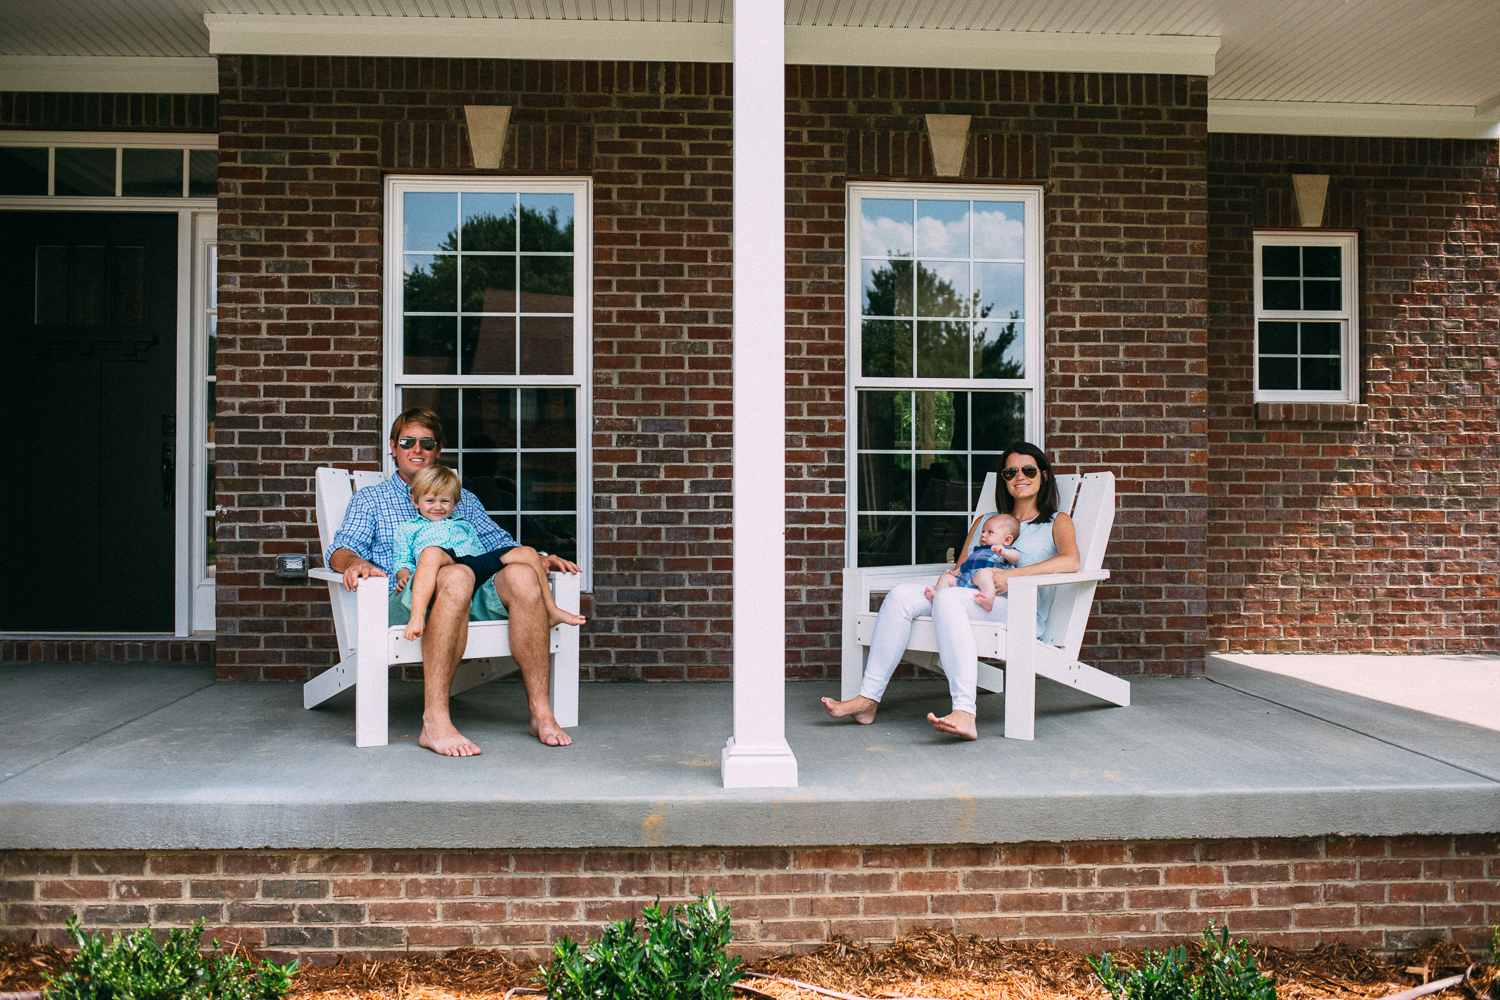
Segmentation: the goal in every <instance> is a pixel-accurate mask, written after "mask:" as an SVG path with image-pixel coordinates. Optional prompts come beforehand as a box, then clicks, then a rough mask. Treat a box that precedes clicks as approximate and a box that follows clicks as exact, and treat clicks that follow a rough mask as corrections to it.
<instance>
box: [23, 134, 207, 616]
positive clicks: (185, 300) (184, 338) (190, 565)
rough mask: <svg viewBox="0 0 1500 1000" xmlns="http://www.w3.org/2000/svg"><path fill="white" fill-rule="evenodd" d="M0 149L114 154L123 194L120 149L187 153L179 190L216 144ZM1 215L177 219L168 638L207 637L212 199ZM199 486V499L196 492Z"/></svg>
mask: <svg viewBox="0 0 1500 1000" xmlns="http://www.w3.org/2000/svg"><path fill="white" fill-rule="evenodd" d="M0 146H48V147H53V148H56V147H58V146H63V147H82V146H94V147H97V146H106V147H114V148H115V150H116V153H115V191H116V192H118V191H119V190H120V160H121V157H122V155H123V154H122V153H120V152H119V150H121V149H126V148H129V149H161V148H172V149H182V150H183V151H184V154H183V155H184V164H183V169H184V177H183V181H184V190H186V184H187V181H188V177H187V175H186V169H187V159H186V157H187V153H188V151H190V150H195V149H218V148H219V137H218V135H217V134H214V133H202V132H160V133H152V132H57V131H50V132H42V131H27V132H21V131H17V132H3V133H0ZM54 160H55V156H54V155H53V153H52V152H50V151H49V153H48V157H47V167H48V181H47V189H48V190H49V191H50V190H52V168H53V162H54ZM0 210H6V211H13V210H29V211H41V212H152V213H158V214H173V215H176V216H177V400H176V414H177V438H176V442H175V447H176V456H177V481H176V484H175V490H174V500H173V503H174V508H175V510H176V514H177V517H176V526H175V532H174V535H175V551H174V556H175V559H174V566H175V571H174V578H175V581H174V586H173V622H174V626H173V633H174V635H176V636H180V637H185V636H190V635H193V634H195V633H203V632H212V631H213V630H214V629H215V628H216V627H217V620H216V616H217V610H216V606H215V603H214V601H215V592H214V589H213V587H212V586H208V587H204V586H203V585H202V582H201V581H200V580H199V576H200V570H199V567H200V566H201V565H202V563H201V562H199V561H198V560H199V559H200V554H202V553H203V547H202V546H203V544H204V531H205V525H204V518H203V516H202V508H201V507H199V506H197V505H196V504H195V502H194V498H195V496H199V495H201V494H202V493H203V488H202V486H201V485H196V484H198V483H199V482H200V480H201V479H202V476H203V467H202V464H201V462H200V460H199V457H198V456H199V455H200V454H202V453H203V451H204V447H203V446H204V443H205V442H204V439H203V438H202V437H200V436H199V435H200V433H204V432H206V428H205V427H202V426H201V424H200V422H198V421H197V413H198V410H199V406H200V403H201V398H202V397H201V389H200V388H199V387H200V386H201V385H202V379H201V377H200V376H201V375H202V374H203V372H202V371H201V369H200V368H199V364H200V361H199V358H198V352H199V351H200V350H202V345H201V344H199V343H198V342H197V337H198V335H199V333H200V332H201V327H200V326H199V325H198V318H199V317H198V315H197V308H196V305H195V303H197V301H198V297H197V293H198V290H199V288H200V286H201V285H202V284H203V282H204V281H205V280H206V274H205V273H204V271H203V270H202V269H201V268H202V264H203V258H202V257H200V256H199V250H200V247H201V244H200V243H199V242H198V234H199V233H200V232H206V233H208V234H209V239H210V240H211V239H212V237H213V234H214V230H215V229H216V228H217V224H218V215H217V211H218V199H217V198H189V197H181V198H179V197H175V196H168V197H162V198H136V197H132V198H125V197H122V196H120V195H119V194H116V195H114V196H109V195H99V196H91V197H74V196H61V195H50V194H47V195H0ZM195 486H196V492H195Z"/></svg>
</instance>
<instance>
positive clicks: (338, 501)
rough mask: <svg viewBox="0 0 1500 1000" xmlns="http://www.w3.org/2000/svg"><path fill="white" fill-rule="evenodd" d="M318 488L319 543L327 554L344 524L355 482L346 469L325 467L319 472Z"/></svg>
mask: <svg viewBox="0 0 1500 1000" xmlns="http://www.w3.org/2000/svg"><path fill="white" fill-rule="evenodd" d="M317 488H318V501H317V502H318V542H319V543H320V544H321V546H322V551H323V552H327V551H328V546H330V545H332V544H333V535H334V533H335V532H336V531H338V530H339V525H341V524H343V523H344V512H345V511H346V510H348V509H349V500H350V498H351V497H353V496H354V482H353V480H352V479H351V478H350V476H349V473H348V472H347V471H345V470H344V469H332V468H327V467H324V468H320V469H318V470H317Z"/></svg>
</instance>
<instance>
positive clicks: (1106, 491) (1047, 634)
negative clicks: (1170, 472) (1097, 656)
mask: <svg viewBox="0 0 1500 1000" xmlns="http://www.w3.org/2000/svg"><path fill="white" fill-rule="evenodd" d="M1057 478H1058V481H1059V484H1061V481H1062V478H1063V477H1062V476H1058V477H1057ZM1114 523H1115V475H1114V473H1112V472H1090V473H1089V474H1087V475H1086V476H1084V477H1083V481H1082V482H1081V483H1079V484H1078V496H1077V499H1076V501H1075V503H1074V506H1073V528H1074V533H1075V536H1076V538H1077V541H1078V557H1079V562H1080V568H1081V569H1085V570H1097V569H1099V568H1100V567H1101V566H1103V564H1104V550H1105V548H1106V547H1108V545H1109V532H1110V529H1111V528H1113V527H1114ZM1094 588H1095V584H1094V583H1092V582H1091V583H1079V584H1066V585H1063V586H1060V587H1055V588H1053V590H1054V592H1055V593H1056V596H1055V597H1054V598H1053V599H1052V610H1051V611H1050V612H1048V614H1047V627H1046V629H1045V630H1044V631H1043V632H1042V636H1041V639H1042V641H1043V642H1045V643H1048V644H1050V645H1053V646H1059V647H1061V648H1063V649H1065V650H1067V651H1068V655H1069V656H1071V657H1073V658H1074V659H1076V658H1077V657H1078V651H1079V649H1080V648H1081V647H1082V646H1083V633H1084V630H1085V629H1086V628H1087V626H1088V621H1089V612H1090V611H1092V610H1093V604H1094Z"/></svg>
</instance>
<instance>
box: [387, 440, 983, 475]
mask: <svg viewBox="0 0 1500 1000" xmlns="http://www.w3.org/2000/svg"><path fill="white" fill-rule="evenodd" d="M414 444H420V445H421V446H422V450H423V451H432V449H434V448H436V447H437V438H419V437H410V436H407V437H403V438H397V439H396V447H397V448H400V449H401V450H402V451H405V450H407V449H408V448H410V447H411V446H412V445H414ZM1007 478H1009V477H1007Z"/></svg>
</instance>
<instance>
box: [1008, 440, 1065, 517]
mask: <svg viewBox="0 0 1500 1000" xmlns="http://www.w3.org/2000/svg"><path fill="white" fill-rule="evenodd" d="M1012 455H1025V456H1026V457H1027V458H1030V459H1033V460H1034V461H1035V462H1036V467H1037V469H1039V470H1040V472H1041V476H1042V488H1041V489H1039V490H1038V491H1037V494H1036V509H1037V515H1036V519H1035V520H1034V521H1032V522H1031V523H1032V524H1046V523H1047V522H1048V521H1050V520H1052V515H1053V514H1056V513H1057V477H1056V476H1054V475H1053V474H1052V463H1051V462H1049V461H1047V456H1046V455H1045V454H1044V453H1043V452H1042V449H1040V448H1038V447H1037V446H1036V445H1034V444H1032V443H1031V442H1030V441H1017V442H1016V443H1015V444H1013V445H1011V446H1010V447H1009V448H1007V449H1005V454H1004V455H1001V456H1000V468H1001V469H1004V468H1005V462H1006V460H1007V459H1009V458H1010V456H1012ZM995 499H996V500H997V501H999V504H1000V513H1002V514H1010V513H1013V512H1014V511H1015V509H1016V498H1015V497H1013V496H1011V495H1010V490H1008V489H1006V488H1005V480H1004V479H1001V480H1000V482H999V483H998V489H996V490H995Z"/></svg>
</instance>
